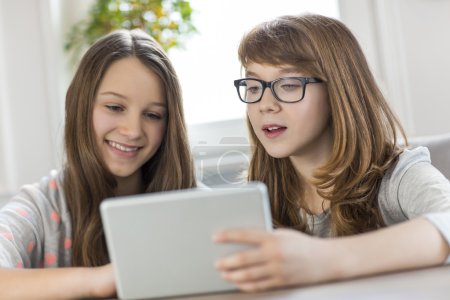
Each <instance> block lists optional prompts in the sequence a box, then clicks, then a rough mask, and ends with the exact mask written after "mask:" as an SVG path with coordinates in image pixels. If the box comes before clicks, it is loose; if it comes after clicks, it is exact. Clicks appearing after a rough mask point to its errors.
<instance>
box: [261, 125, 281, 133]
mask: <svg viewBox="0 0 450 300" xmlns="http://www.w3.org/2000/svg"><path fill="white" fill-rule="evenodd" d="M285 129H286V127H284V126H271V127H266V128H263V130H264V131H266V132H268V133H272V132H280V131H284V130H285Z"/></svg>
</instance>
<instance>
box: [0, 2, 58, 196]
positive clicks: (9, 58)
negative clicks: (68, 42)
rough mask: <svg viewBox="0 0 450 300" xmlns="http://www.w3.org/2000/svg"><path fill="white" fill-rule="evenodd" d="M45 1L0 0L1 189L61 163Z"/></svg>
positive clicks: (54, 55)
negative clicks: (59, 159)
mask: <svg viewBox="0 0 450 300" xmlns="http://www.w3.org/2000/svg"><path fill="white" fill-rule="evenodd" d="M49 3H50V2H49V1H40V0H28V1H23V0H20V1H8V0H0V82H1V83H0V86H1V92H0V112H1V113H0V122H1V123H0V124H1V127H0V149H1V151H0V163H2V168H1V170H0V186H1V187H2V189H3V190H5V189H6V188H7V189H8V191H11V190H15V189H17V187H18V186H20V185H21V184H23V183H30V182H35V181H37V180H38V179H39V178H41V177H42V176H43V175H45V174H47V173H48V171H49V170H50V169H52V168H55V167H57V166H58V164H59V161H58V157H60V153H58V148H59V144H60V141H59V140H58V139H57V136H58V134H59V132H60V130H61V128H62V127H61V120H62V118H61V113H60V111H61V104H62V102H61V101H60V99H59V98H60V97H59V96H60V95H59V94H58V93H59V88H58V86H59V79H58V72H57V71H55V69H56V66H57V62H58V61H59V57H58V55H57V52H58V51H57V48H56V47H55V46H54V45H55V44H56V42H55V41H54V40H55V39H54V32H53V31H52V30H51V21H52V19H51V16H50V9H49ZM0 190H1V189H0Z"/></svg>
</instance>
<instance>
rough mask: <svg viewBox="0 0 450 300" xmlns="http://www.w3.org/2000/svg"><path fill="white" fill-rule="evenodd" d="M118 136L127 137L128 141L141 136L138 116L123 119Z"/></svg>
mask: <svg viewBox="0 0 450 300" xmlns="http://www.w3.org/2000/svg"><path fill="white" fill-rule="evenodd" d="M120 134H122V135H124V136H127V137H128V139H130V140H133V139H137V138H139V137H140V136H141V135H142V124H141V118H140V116H135V115H132V114H130V115H129V116H127V117H126V118H124V120H123V122H122V124H121V127H120Z"/></svg>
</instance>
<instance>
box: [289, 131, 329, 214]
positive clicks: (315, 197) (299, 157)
mask: <svg viewBox="0 0 450 300" xmlns="http://www.w3.org/2000/svg"><path fill="white" fill-rule="evenodd" d="M332 147H333V139H332V129H331V126H329V127H328V128H327V130H325V131H324V132H323V133H322V134H321V135H320V136H319V137H318V138H317V139H316V140H315V141H314V143H312V144H311V145H309V146H308V148H307V149H304V150H303V151H302V152H301V153H297V154H295V155H292V156H290V157H289V159H290V160H291V162H292V165H293V166H294V168H295V169H296V170H297V172H298V173H299V174H301V177H302V183H301V184H303V186H304V191H305V193H304V197H305V199H304V203H305V204H306V205H307V207H308V209H309V210H310V212H311V213H313V214H320V213H322V212H323V211H324V210H326V209H328V207H329V201H328V200H325V199H323V198H322V197H321V196H320V195H319V194H318V193H317V187H316V185H315V184H314V183H313V182H314V173H315V171H316V170H317V169H318V168H320V167H322V166H324V165H325V164H326V163H327V162H328V161H329V159H330V157H331V152H332Z"/></svg>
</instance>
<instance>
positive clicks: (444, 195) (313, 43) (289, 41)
mask: <svg viewBox="0 0 450 300" xmlns="http://www.w3.org/2000/svg"><path fill="white" fill-rule="evenodd" d="M239 59H240V61H241V63H242V65H243V69H244V71H245V78H243V79H239V80H236V81H235V87H236V89H237V92H238V96H239V98H240V99H241V101H243V102H245V103H247V121H248V126H249V130H250V139H251V142H252V149H253V150H252V151H253V156H252V160H251V162H250V166H249V170H248V180H256V181H262V182H264V183H265V184H266V185H267V186H268V190H269V195H270V199H271V209H272V215H273V223H274V226H275V227H276V229H275V230H274V231H273V232H263V231H258V230H250V229H234V230H224V231H222V232H220V233H218V234H216V235H215V237H214V238H215V240H216V241H217V242H219V243H242V244H249V245H253V246H254V247H253V248H251V249H250V250H246V251H243V252H241V253H236V254H234V255H231V256H228V257H225V258H222V259H220V260H218V261H217V262H216V267H217V268H218V269H219V271H220V272H221V273H222V276H223V278H225V279H226V280H228V281H230V282H232V283H234V284H235V285H236V286H237V287H239V288H240V289H241V290H244V291H259V290H266V289H270V288H276V287H283V286H289V285H305V284H311V283H318V282H324V281H332V280H339V279H345V278H352V277H358V276H365V275H370V274H376V273H381V272H390V271H397V270H405V269H413V268H421V267H426V266H436V265H440V264H443V263H450V257H449V249H450V247H449V243H450V183H449V181H448V180H447V179H446V178H445V177H444V176H443V175H442V174H441V173H440V172H439V171H438V170H437V169H436V168H434V167H433V166H432V165H431V164H430V156H429V152H428V150H427V149H426V148H423V147H418V148H415V149H408V148H407V147H405V146H402V145H401V144H400V143H399V139H400V138H401V139H403V143H402V144H406V145H407V142H406V141H407V140H406V137H405V134H404V131H403V129H402V127H401V125H400V123H399V121H398V119H397V118H396V117H395V115H394V113H393V112H392V110H391V108H390V107H389V106H388V104H387V102H386V100H385V99H384V98H383V95H382V93H381V92H380V90H379V88H378V86H377V84H376V83H375V80H374V78H373V75H372V74H371V72H370V70H369V67H368V65H367V62H366V59H365V57H364V55H363V52H362V50H361V48H360V46H359V44H358V42H357V41H356V39H355V37H354V36H353V34H352V33H351V32H350V31H349V29H348V28H347V27H346V26H345V25H343V24H342V23H341V22H340V21H337V20H334V19H331V18H328V17H324V16H320V15H304V16H284V17H280V18H277V19H275V20H273V21H269V22H265V23H262V24H260V25H258V26H256V27H255V28H254V29H253V30H251V31H250V32H249V33H248V34H246V35H245V36H244V38H243V39H242V41H241V44H240V47H239Z"/></svg>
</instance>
